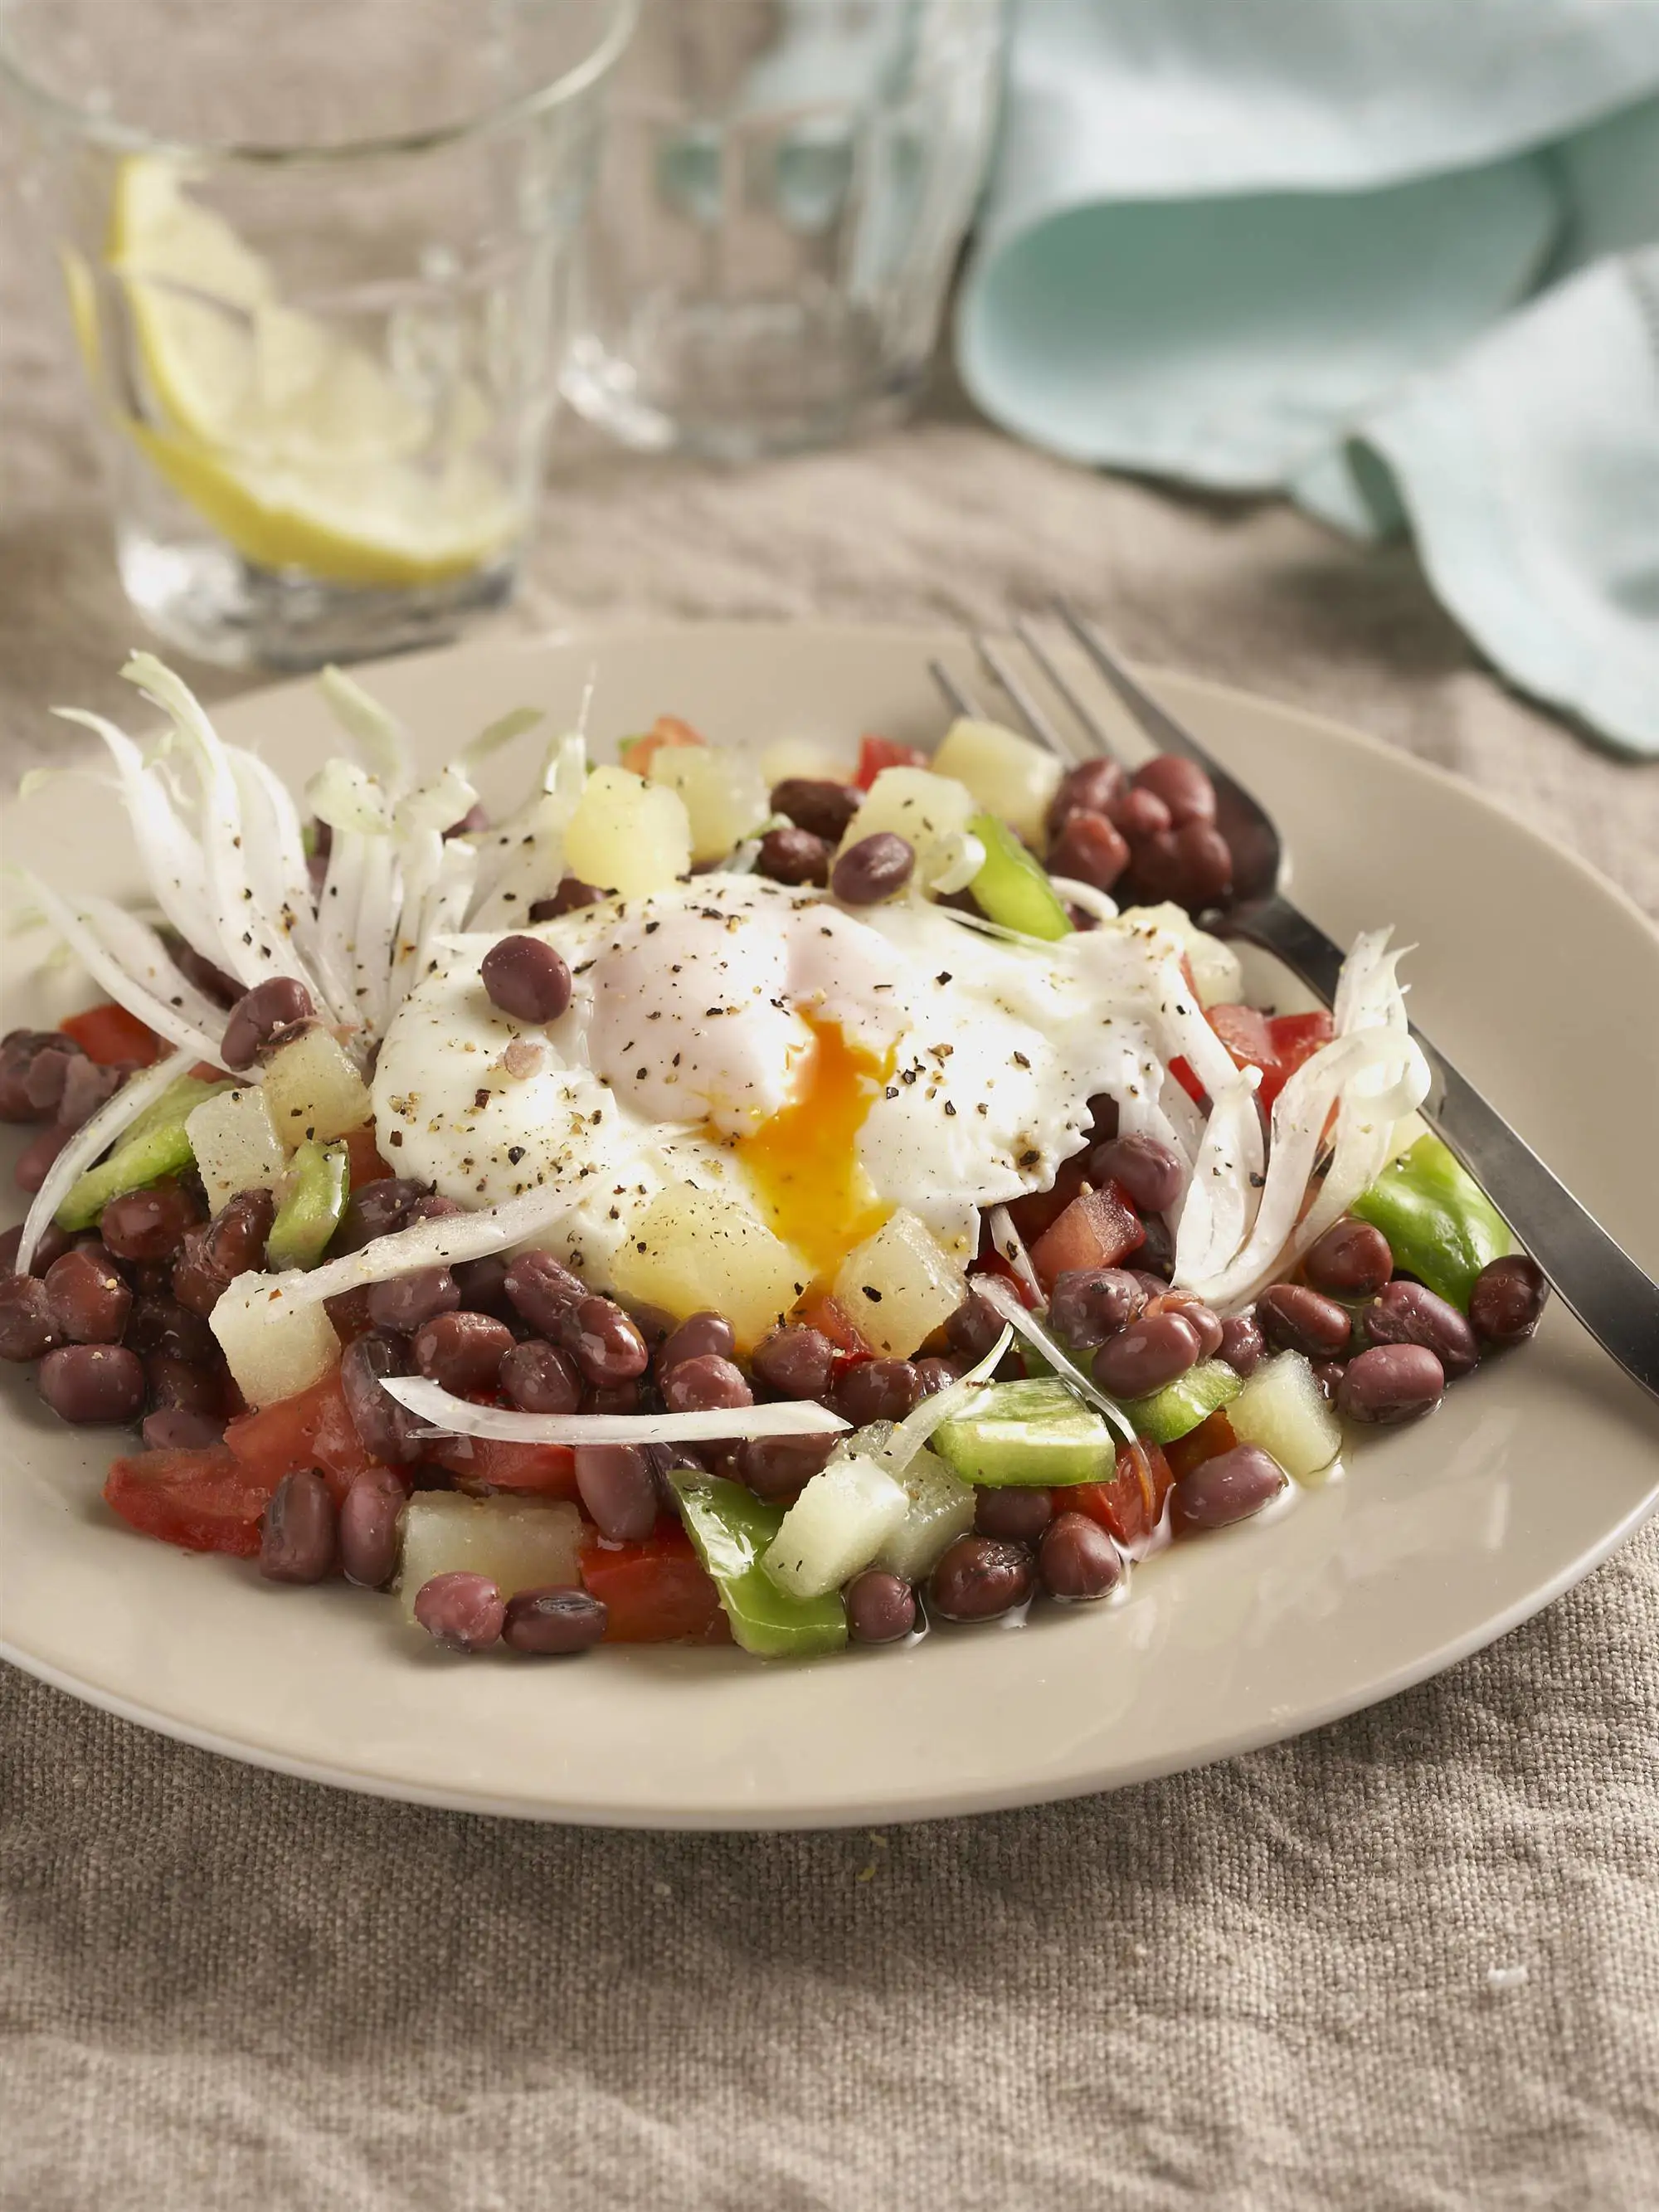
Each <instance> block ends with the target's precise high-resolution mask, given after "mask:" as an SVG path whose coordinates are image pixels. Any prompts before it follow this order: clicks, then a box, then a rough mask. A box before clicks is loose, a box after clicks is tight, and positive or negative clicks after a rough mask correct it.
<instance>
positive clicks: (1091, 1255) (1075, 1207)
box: [1031, 1182, 1146, 1290]
mask: <svg viewBox="0 0 1659 2212" xmlns="http://www.w3.org/2000/svg"><path fill="white" fill-rule="evenodd" d="M1144 1243H1146V1230H1145V1229H1144V1228H1143V1227H1142V1226H1141V1221H1140V1216H1139V1214H1138V1213H1137V1212H1135V1210H1134V1208H1133V1206H1131V1205H1130V1203H1129V1200H1128V1199H1127V1196H1126V1195H1125V1194H1124V1193H1123V1192H1122V1191H1121V1190H1120V1189H1119V1188H1118V1186H1117V1185H1116V1184H1115V1182H1109V1183H1104V1184H1103V1185H1102V1186H1101V1188H1100V1189H1098V1190H1085V1192H1084V1193H1083V1194H1082V1196H1081V1197H1080V1198H1074V1199H1073V1200H1072V1202H1071V1204H1070V1205H1069V1206H1067V1207H1066V1211H1065V1212H1064V1213H1062V1214H1061V1215H1060V1218H1059V1220H1058V1221H1056V1222H1055V1223H1054V1225H1053V1226H1052V1227H1051V1228H1048V1229H1045V1230H1044V1231H1043V1232H1042V1236H1041V1237H1038V1239H1037V1241H1036V1243H1035V1244H1033V1245H1032V1247H1031V1265H1032V1267H1035V1268H1036V1276H1037V1280H1038V1281H1039V1282H1040V1283H1041V1284H1042V1287H1043V1288H1044V1290H1048V1289H1049V1288H1050V1287H1051V1286H1052V1285H1053V1284H1054V1281H1055V1279H1057V1278H1058V1277H1059V1276H1060V1275H1064V1274H1066V1273H1069V1272H1070V1271H1071V1269H1072V1268H1073V1267H1117V1266H1118V1265H1120V1263H1121V1261H1125V1260H1127V1258H1128V1256H1129V1255H1130V1253H1131V1252H1138V1251H1139V1249H1140V1247H1141V1246H1142V1245H1143V1244H1144Z"/></svg>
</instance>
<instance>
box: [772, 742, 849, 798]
mask: <svg viewBox="0 0 1659 2212" xmlns="http://www.w3.org/2000/svg"><path fill="white" fill-rule="evenodd" d="M760 772H761V777H762V780H763V782H764V783H765V785H766V788H767V789H768V791H771V790H773V789H774V788H775V787H776V786H777V785H778V784H781V783H787V782H788V781H790V779H791V778H792V777H793V776H804V777H805V779H806V781H808V782H809V783H850V782H851V781H853V766H852V763H851V762H850V761H849V760H848V757H847V755H846V754H845V753H844V752H837V751H836V748H835V746H834V745H831V744H825V743H824V741H823V738H775V739H774V740H773V742H772V743H771V744H769V745H768V746H767V748H766V750H765V751H764V752H763V753H762V755H761V757H760Z"/></svg>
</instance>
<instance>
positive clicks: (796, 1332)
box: [749, 1327, 836, 1398]
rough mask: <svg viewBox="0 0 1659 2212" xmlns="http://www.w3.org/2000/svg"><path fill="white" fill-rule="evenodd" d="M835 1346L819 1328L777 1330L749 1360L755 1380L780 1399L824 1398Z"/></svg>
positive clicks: (831, 1370)
mask: <svg viewBox="0 0 1659 2212" xmlns="http://www.w3.org/2000/svg"><path fill="white" fill-rule="evenodd" d="M835 1363H836V1347H835V1346H834V1345H833V1344H831V1343H830V1341H829V1338H828V1337H827V1336H824V1335H823V1334H821V1333H820V1332H819V1331H818V1330H817V1329H816V1328H799V1327H792V1328H779V1329H774V1331H773V1332H772V1334H771V1335H770V1336H769V1337H767V1338H766V1339H765V1340H764V1341H763V1342H762V1343H761V1344H758V1345H757V1346H756V1347H755V1352H754V1356H753V1357H752V1358H751V1359H750V1363H749V1364H750V1369H751V1370H752V1371H753V1373H754V1376H755V1379H756V1381H757V1383H761V1384H763V1386H764V1388H765V1389H768V1390H771V1391H774V1392H775V1393H776V1395H778V1396H779V1397H781V1398H822V1397H823V1394H824V1392H825V1391H826V1390H827V1389H829V1378H830V1376H831V1374H832V1373H833V1372H834V1370H835Z"/></svg>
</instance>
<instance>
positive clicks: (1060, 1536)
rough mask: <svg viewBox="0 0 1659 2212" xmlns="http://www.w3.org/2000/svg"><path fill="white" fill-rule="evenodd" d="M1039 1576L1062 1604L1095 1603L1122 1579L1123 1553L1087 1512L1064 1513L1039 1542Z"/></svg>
mask: <svg viewBox="0 0 1659 2212" xmlns="http://www.w3.org/2000/svg"><path fill="white" fill-rule="evenodd" d="M1037 1577H1038V1579H1039V1581H1040V1582H1041V1583H1042V1587H1043V1589H1045V1590H1047V1591H1048V1595H1049V1596H1050V1597H1053V1598H1058V1599H1060V1601H1061V1602H1062V1603H1063V1604H1066V1605H1088V1604H1092V1603H1093V1601H1095V1600H1096V1599H1097V1598H1103V1597H1109V1596H1110V1595H1111V1593H1112V1592H1113V1591H1114V1590H1115V1589H1116V1588H1117V1586H1118V1584H1119V1583H1121V1581H1122V1579H1123V1555H1122V1553H1121V1552H1120V1551H1119V1550H1118V1548H1117V1546H1116V1545H1115V1543H1114V1542H1113V1541H1112V1540H1111V1538H1110V1537H1109V1535H1108V1534H1107V1533H1106V1531H1105V1530H1104V1529H1103V1528H1102V1527H1101V1525H1100V1523H1099V1522H1097V1521H1091V1519H1090V1518H1089V1516H1088V1515H1087V1514H1086V1513H1061V1514H1060V1515H1059V1516H1057V1517H1056V1518H1055V1519H1054V1520H1053V1521H1051V1522H1049V1524H1048V1528H1047V1529H1046V1530H1045V1531H1044V1532H1043V1537H1042V1542H1041V1543H1040V1544H1039V1545H1038V1546H1037Z"/></svg>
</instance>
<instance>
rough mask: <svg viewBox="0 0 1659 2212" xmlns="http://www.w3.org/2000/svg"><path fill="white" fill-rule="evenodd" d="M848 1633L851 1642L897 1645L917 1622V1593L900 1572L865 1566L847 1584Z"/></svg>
mask: <svg viewBox="0 0 1659 2212" xmlns="http://www.w3.org/2000/svg"><path fill="white" fill-rule="evenodd" d="M844 1595H845V1598H846V1602H847V1633H848V1636H849V1637H850V1638H852V1640H853V1642H854V1644H897V1643H900V1642H902V1640H903V1638H905V1637H907V1636H908V1635H909V1634H910V1633H911V1632H912V1631H913V1630H914V1628H915V1625H916V1594H915V1590H913V1589H911V1587H910V1585H909V1583H907V1582H906V1581H905V1579H904V1577H903V1576H902V1575H890V1574H889V1573H888V1572H887V1571H886V1570H885V1569H884V1568H882V1567H866V1569H865V1570H864V1571H863V1573H862V1574H857V1575H854V1577H853V1579H852V1581H851V1582H850V1583H848V1585H847V1589H846V1591H845V1592H844Z"/></svg>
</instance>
